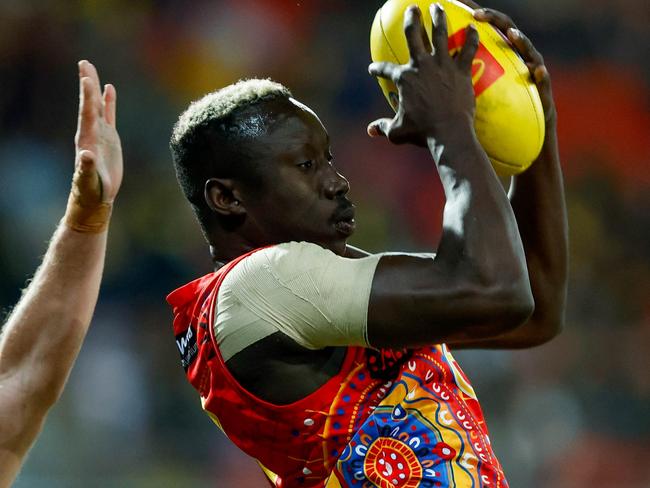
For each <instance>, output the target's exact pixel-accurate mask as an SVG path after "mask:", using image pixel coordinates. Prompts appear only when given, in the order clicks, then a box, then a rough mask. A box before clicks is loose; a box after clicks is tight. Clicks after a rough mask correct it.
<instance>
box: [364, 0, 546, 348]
mask: <svg viewBox="0 0 650 488" xmlns="http://www.w3.org/2000/svg"><path fill="white" fill-rule="evenodd" d="M432 17H433V19H434V26H433V39H432V44H433V48H434V49H433V54H432V53H431V51H430V49H429V47H428V41H427V39H426V33H425V31H424V28H423V26H422V23H421V13H420V12H419V10H418V9H416V8H409V9H408V10H407V12H406V14H405V33H406V37H407V42H408V45H409V51H410V54H411V61H410V62H409V64H407V65H403V66H399V65H395V64H392V63H375V64H373V65H371V67H370V72H371V74H373V75H375V76H381V77H385V78H389V79H391V80H392V81H393V82H394V83H395V84H396V85H397V87H398V90H399V95H400V104H399V109H398V111H397V114H396V116H395V117H394V118H393V119H392V120H391V119H380V120H378V121H375V122H373V123H372V124H370V126H369V128H368V131H369V134H370V135H373V136H375V135H383V136H386V137H387V138H388V139H389V140H390V141H391V142H394V143H397V144H401V143H412V144H418V145H421V146H426V147H428V148H429V150H430V152H431V155H432V157H433V159H434V161H435V163H436V166H437V169H438V172H439V174H440V178H441V180H442V184H443V186H444V190H445V196H446V199H447V202H446V205H445V210H444V217H443V234H442V239H441V242H440V246H439V248H438V250H437V254H436V256H435V258H430V257H429V258H426V257H415V256H409V255H393V256H385V257H382V258H381V260H380V261H379V263H378V265H377V268H376V271H375V274H374V278H373V282H372V288H371V294H370V301H369V305H368V319H367V334H368V341H369V343H370V345H372V346H375V347H396V346H417V345H422V344H431V343H442V342H446V343H450V344H453V343H455V342H464V341H467V340H468V339H470V338H473V339H476V338H484V337H493V336H497V335H499V334H503V333H504V332H507V331H509V330H512V329H514V328H516V327H518V326H519V325H521V324H522V323H523V322H525V320H526V319H527V318H528V317H529V316H530V314H531V313H532V311H533V308H534V304H533V299H532V293H531V289H530V283H529V279H528V273H527V268H526V260H525V255H524V250H523V246H522V242H521V237H520V235H519V230H518V228H517V223H516V220H515V216H514V214H513V211H512V208H511V206H510V203H509V201H508V198H507V195H506V194H505V191H504V190H503V188H502V186H501V184H500V182H499V180H498V178H497V176H496V174H495V172H494V170H493V169H492V166H491V164H490V161H489V159H488V157H487V155H486V154H485V151H484V150H483V149H482V147H481V146H480V143H479V142H478V140H477V138H476V135H475V133H474V129H473V116H474V107H475V101H474V95H473V91H472V83H471V61H472V58H473V57H474V54H475V52H476V49H477V46H478V33H477V32H476V30H475V29H473V28H469V29H468V33H467V41H466V43H465V46H464V47H463V50H462V51H461V53H460V54H459V56H458V57H457V58H452V57H451V56H449V54H448V51H447V30H446V20H445V16H444V11H443V10H442V8H441V7H440V6H436V7H435V8H434V9H433V12H432Z"/></svg>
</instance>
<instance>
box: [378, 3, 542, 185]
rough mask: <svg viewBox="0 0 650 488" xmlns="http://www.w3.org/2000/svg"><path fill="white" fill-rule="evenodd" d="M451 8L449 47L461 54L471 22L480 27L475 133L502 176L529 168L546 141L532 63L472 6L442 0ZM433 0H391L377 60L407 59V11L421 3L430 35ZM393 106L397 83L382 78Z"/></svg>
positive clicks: (383, 12) (383, 15)
mask: <svg viewBox="0 0 650 488" xmlns="http://www.w3.org/2000/svg"><path fill="white" fill-rule="evenodd" d="M438 1H439V3H440V4H441V5H442V6H443V7H444V9H445V13H446V14H447V31H448V35H449V38H448V47H449V53H450V54H452V55H453V54H456V53H457V52H458V51H460V49H461V48H462V46H463V44H464V42H465V36H466V31H465V29H466V28H467V26H468V25H469V24H470V23H471V24H474V26H475V27H476V29H477V30H478V33H479V42H480V45H479V48H478V51H477V52H476V56H475V57H474V60H473V62H472V83H473V85H474V95H475V97H476V115H475V118H474V128H475V130H476V135H477V137H478V139H479V141H480V142H481V145H482V146H483V148H484V149H485V152H486V153H487V155H488V156H489V158H490V160H491V161H492V166H493V167H494V169H495V170H496V172H497V173H498V174H500V175H502V176H507V175H515V174H518V173H521V172H522V171H524V170H526V169H527V168H528V167H529V166H530V165H531V164H532V163H533V161H534V160H535V158H537V156H538V155H539V152H540V150H541V148H542V142H543V141H544V109H543V108H542V102H541V100H540V98H539V93H538V91H537V87H536V86H535V84H534V83H533V81H532V80H531V76H530V72H529V70H528V67H527V66H526V64H525V63H524V62H523V60H522V59H521V58H520V57H519V55H518V54H517V53H516V52H515V51H514V49H512V47H511V46H510V44H509V43H508V42H507V41H506V39H505V38H504V37H503V36H502V35H501V33H500V32H499V31H497V30H496V29H495V28H494V27H493V26H491V25H490V24H488V23H487V22H479V21H477V20H475V19H474V18H473V16H472V12H473V11H472V9H471V8H469V7H467V6H466V5H464V4H462V3H460V2H458V1H456V0H438ZM432 3H434V2H433V1H431V0H388V1H387V2H386V3H385V4H384V6H383V7H381V8H380V9H379V11H378V12H377V15H376V16H375V21H374V23H373V25H372V30H371V34H370V52H371V56H372V60H373V61H390V62H392V63H399V64H406V63H408V61H409V51H408V47H407V45H406V37H405V36H404V11H405V10H406V8H407V7H408V6H409V5H413V4H417V5H418V6H419V7H420V10H421V11H422V20H423V22H424V25H425V28H426V30H427V33H428V34H429V38H431V14H430V12H429V6H430V5H431V4H432ZM378 81H379V85H380V87H381V89H382V91H383V92H384V95H385V96H386V99H387V100H388V103H389V104H391V106H392V107H393V109H394V110H395V109H397V107H396V106H393V105H392V102H391V97H390V94H391V93H393V94H397V88H396V87H395V85H394V84H393V83H392V82H391V81H390V80H386V79H384V78H378Z"/></svg>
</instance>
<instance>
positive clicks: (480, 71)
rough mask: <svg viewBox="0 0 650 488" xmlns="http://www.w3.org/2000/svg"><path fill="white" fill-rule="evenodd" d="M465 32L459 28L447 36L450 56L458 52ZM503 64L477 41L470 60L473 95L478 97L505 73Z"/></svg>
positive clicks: (463, 42)
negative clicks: (472, 57)
mask: <svg viewBox="0 0 650 488" xmlns="http://www.w3.org/2000/svg"><path fill="white" fill-rule="evenodd" d="M466 36H467V32H466V31H465V29H461V30H459V31H458V32H455V33H454V34H453V35H451V36H449V39H448V48H449V54H451V55H452V56H454V55H456V54H458V53H459V52H460V50H461V49H462V47H463V45H464V44H465V37H466ZM505 72H506V71H505V70H504V69H503V66H501V65H500V64H499V62H498V61H497V60H496V59H495V58H494V56H492V54H491V53H490V51H488V50H487V48H486V47H485V46H484V45H483V43H482V42H479V45H478V49H477V51H476V55H475V56H474V60H473V61H472V84H473V85H474V96H476V97H478V96H479V95H480V94H481V93H483V92H484V91H485V90H487V89H488V88H490V86H492V85H493V84H494V83H495V82H496V81H497V80H498V79H499V78H501V77H502V76H503V75H504V74H505Z"/></svg>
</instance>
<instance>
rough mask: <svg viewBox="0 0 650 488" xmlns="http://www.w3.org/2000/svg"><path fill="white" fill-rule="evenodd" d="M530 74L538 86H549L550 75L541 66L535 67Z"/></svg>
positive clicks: (544, 67)
mask: <svg viewBox="0 0 650 488" xmlns="http://www.w3.org/2000/svg"><path fill="white" fill-rule="evenodd" d="M532 73H533V79H534V80H535V83H537V84H538V85H540V86H547V85H550V84H551V75H549V74H548V70H547V69H546V66H544V65H543V64H540V65H537V66H536V67H535V68H534V70H533V72H532Z"/></svg>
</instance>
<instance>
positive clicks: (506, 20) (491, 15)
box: [474, 8, 517, 33]
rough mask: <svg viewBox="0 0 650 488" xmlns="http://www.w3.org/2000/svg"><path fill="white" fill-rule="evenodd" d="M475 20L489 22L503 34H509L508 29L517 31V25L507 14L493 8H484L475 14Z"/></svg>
mask: <svg viewBox="0 0 650 488" xmlns="http://www.w3.org/2000/svg"><path fill="white" fill-rule="evenodd" d="M474 18H475V19H477V20H482V21H485V22H489V23H490V24H492V25H494V26H495V27H496V28H497V29H499V30H500V31H501V32H504V33H505V32H507V30H508V29H510V28H512V29H516V28H517V27H516V26H515V23H514V22H513V21H512V19H511V18H510V17H508V16H507V15H506V14H504V13H501V12H499V11H498V10H494V9H491V8H482V9H479V10H476V11H475V12H474Z"/></svg>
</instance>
